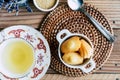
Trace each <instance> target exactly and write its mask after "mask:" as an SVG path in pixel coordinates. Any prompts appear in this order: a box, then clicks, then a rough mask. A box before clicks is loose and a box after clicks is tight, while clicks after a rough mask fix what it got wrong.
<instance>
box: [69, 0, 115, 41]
mask: <svg viewBox="0 0 120 80" xmlns="http://www.w3.org/2000/svg"><path fill="white" fill-rule="evenodd" d="M67 2H68V6H69V7H70V8H71V9H72V10H76V11H81V12H83V13H84V14H85V15H86V16H87V17H88V18H89V19H90V21H91V22H92V23H93V24H94V25H95V27H96V28H97V29H98V30H99V31H100V32H101V33H102V34H103V35H104V36H105V37H106V38H107V40H108V41H109V42H111V43H112V42H114V41H115V37H114V36H113V35H112V34H111V33H110V32H109V31H108V30H107V29H106V28H104V27H103V26H102V25H101V24H100V23H99V22H98V21H97V20H95V19H94V18H93V17H92V16H90V14H89V13H87V12H86V11H85V9H84V7H83V0H67Z"/></svg>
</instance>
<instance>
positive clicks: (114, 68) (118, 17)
mask: <svg viewBox="0 0 120 80" xmlns="http://www.w3.org/2000/svg"><path fill="white" fill-rule="evenodd" d="M84 1H85V2H86V3H89V4H91V5H94V6H95V7H96V8H98V10H99V11H101V13H103V14H104V15H105V16H106V18H107V19H108V20H109V21H110V24H111V27H112V28H113V30H114V34H115V36H116V41H115V43H114V48H113V51H112V54H111V56H110V58H109V59H108V61H107V62H106V63H105V64H104V65H103V66H102V67H101V68H100V69H99V70H98V71H96V72H94V73H93V74H90V75H87V76H84V77H68V76H64V75H62V74H59V73H57V72H55V71H54V70H52V69H51V68H49V69H48V71H47V74H46V75H45V76H44V77H43V78H42V79H41V80H120V45H119V44H120V0H103V1H101V0H84ZM65 2H66V0H60V4H62V3H65ZM30 5H31V6H32V9H33V13H27V12H26V9H24V8H22V9H20V13H19V16H15V15H14V14H15V13H7V12H6V10H4V9H2V10H1V11H0V29H3V28H5V27H9V26H12V25H19V24H25V25H30V26H33V27H34V28H38V26H39V25H40V23H41V22H42V21H43V19H44V17H45V16H46V14H48V13H47V12H41V11H39V10H38V9H36V8H35V7H34V5H33V3H32V2H31V4H30Z"/></svg>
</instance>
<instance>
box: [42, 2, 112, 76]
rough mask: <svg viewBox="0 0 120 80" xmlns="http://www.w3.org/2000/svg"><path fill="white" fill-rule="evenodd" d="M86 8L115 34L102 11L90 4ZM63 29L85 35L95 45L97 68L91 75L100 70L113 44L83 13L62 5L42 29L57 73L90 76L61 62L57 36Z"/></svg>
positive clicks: (49, 15)
mask: <svg viewBox="0 0 120 80" xmlns="http://www.w3.org/2000/svg"><path fill="white" fill-rule="evenodd" d="M84 7H85V9H86V11H87V12H88V13H90V15H91V16H93V17H94V18H95V19H96V20H97V21H98V22H100V23H101V24H102V25H103V26H104V27H105V28H106V29H107V30H109V31H110V32H111V33H113V31H112V28H111V27H110V25H109V22H108V21H107V19H106V18H105V17H104V15H103V14H102V13H100V11H98V10H97V9H95V8H94V7H93V6H91V5H89V4H85V5H84ZM62 29H68V30H69V31H70V32H72V33H81V34H84V35H86V36H87V37H88V38H90V40H91V41H92V43H93V45H94V56H93V59H94V61H95V63H96V68H95V69H94V70H93V71H91V72H90V73H92V72H95V70H97V69H98V68H100V67H101V66H102V65H103V64H104V63H105V62H106V60H107V59H108V58H109V56H110V53H111V50H112V47H113V44H111V43H109V42H108V41H107V40H106V38H104V36H102V35H101V33H100V32H99V31H98V30H97V29H96V28H95V27H94V25H93V24H92V23H91V22H90V21H89V19H88V18H87V17H86V16H85V15H84V14H83V13H81V12H79V11H72V10H71V9H70V8H69V7H68V5H67V4H62V5H60V6H58V7H57V8H56V9H55V10H54V11H52V12H50V13H49V14H48V15H47V17H46V18H45V20H44V21H43V23H42V25H41V27H40V31H41V33H42V34H43V35H44V36H45V38H46V39H47V41H48V43H49V45H50V49H51V55H52V58H51V65H50V66H51V68H53V69H54V70H55V71H58V72H59V73H62V74H64V75H67V76H85V75H87V74H89V73H87V74H86V73H84V72H82V71H81V70H80V69H77V68H76V69H73V68H69V67H67V66H65V65H64V64H63V63H62V62H61V61H60V60H59V58H58V52H57V49H58V45H59V43H58V41H57V40H56V34H57V33H58V32H59V31H61V30H62Z"/></svg>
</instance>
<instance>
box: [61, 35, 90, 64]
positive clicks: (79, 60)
mask: <svg viewBox="0 0 120 80" xmlns="http://www.w3.org/2000/svg"><path fill="white" fill-rule="evenodd" d="M91 51H92V47H91V45H90V44H89V43H88V42H87V41H86V40H85V39H84V38H81V37H79V36H73V37H70V38H69V39H67V40H66V41H64V42H63V43H62V45H61V52H62V54H63V55H62V59H63V61H64V62H65V63H67V64H70V65H80V64H83V62H84V60H86V59H89V58H90V57H91V55H92V54H91Z"/></svg>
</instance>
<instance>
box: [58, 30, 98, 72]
mask: <svg viewBox="0 0 120 80" xmlns="http://www.w3.org/2000/svg"><path fill="white" fill-rule="evenodd" d="M63 34H65V36H64V37H63V38H61V36H62V35H63ZM72 36H79V37H82V38H84V39H85V40H87V41H88V42H89V43H90V45H91V47H92V50H91V52H90V53H91V54H93V52H94V50H93V44H92V42H91V41H90V39H89V38H88V37H86V36H85V35H83V34H78V33H71V32H70V31H68V30H67V29H63V30H61V31H60V32H59V33H58V34H57V36H56V39H57V41H58V42H59V47H58V56H59V58H60V60H61V62H62V63H63V64H64V65H66V66H67V67H70V68H79V69H81V70H82V71H83V72H85V73H89V72H91V71H92V70H93V69H94V68H95V66H96V64H95V61H94V60H93V58H92V56H91V57H90V59H88V60H87V61H86V62H83V64H80V65H70V64H67V63H66V62H64V60H63V59H62V55H61V54H62V53H61V50H60V47H61V44H62V43H63V42H64V41H65V40H67V39H68V38H70V37H72ZM88 64H90V67H89V68H86V66H87V65H88Z"/></svg>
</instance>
